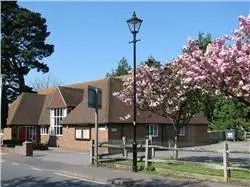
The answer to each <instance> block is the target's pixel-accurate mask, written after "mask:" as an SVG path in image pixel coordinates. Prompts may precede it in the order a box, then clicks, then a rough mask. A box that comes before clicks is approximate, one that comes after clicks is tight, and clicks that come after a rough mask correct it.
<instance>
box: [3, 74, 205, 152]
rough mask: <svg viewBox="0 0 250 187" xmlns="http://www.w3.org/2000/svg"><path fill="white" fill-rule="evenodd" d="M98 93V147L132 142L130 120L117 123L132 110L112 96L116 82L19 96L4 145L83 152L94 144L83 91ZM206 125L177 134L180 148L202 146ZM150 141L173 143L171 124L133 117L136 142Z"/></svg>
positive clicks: (197, 120)
mask: <svg viewBox="0 0 250 187" xmlns="http://www.w3.org/2000/svg"><path fill="white" fill-rule="evenodd" d="M89 85H91V86H95V87H98V88H100V89H102V108H101V109H100V110H99V136H100V137H99V141H113V140H121V138H122V137H123V136H125V137H126V138H127V139H130V140H132V138H133V137H132V135H133V133H132V132H133V125H132V119H126V120H122V119H121V118H122V117H124V116H125V115H126V114H130V113H131V112H132V107H131V106H128V105H126V104H124V103H122V102H121V101H119V100H118V99H117V98H116V97H115V96H113V93H114V92H115V91H118V90H120V89H121V88H122V81H121V77H114V78H106V79H102V80H98V81H91V82H84V83H79V84H73V85H67V86H59V87H57V88H50V89H44V90H41V91H40V92H39V93H37V94H35V93H23V94H22V95H20V96H19V97H18V98H17V99H16V100H15V101H14V102H13V103H12V104H11V105H10V107H9V115H8V120H7V125H8V127H7V128H5V129H4V138H5V139H17V140H20V141H25V140H26V139H30V140H32V141H33V142H43V143H49V144H50V146H58V147H61V148H64V149H71V150H79V151H89V143H90V140H91V139H94V136H95V135H94V113H95V111H94V109H93V108H89V107H88V103H87V99H88V93H87V88H88V86H89ZM207 125H208V123H207V120H206V119H205V118H204V117H203V116H202V115H197V116H195V117H194V118H193V119H192V120H191V121H190V123H189V124H188V125H187V126H186V127H184V128H182V129H181V133H180V143H181V144H183V145H196V144H202V143H205V142H206V141H207ZM149 135H151V136H152V137H153V141H154V142H157V143H158V144H162V145H167V144H168V141H169V140H170V139H173V138H174V128H173V126H172V125H171V121H170V120H169V119H167V118H163V117H161V116H158V115H156V114H154V113H150V112H140V115H138V117H137V138H138V139H145V138H146V137H147V136H149Z"/></svg>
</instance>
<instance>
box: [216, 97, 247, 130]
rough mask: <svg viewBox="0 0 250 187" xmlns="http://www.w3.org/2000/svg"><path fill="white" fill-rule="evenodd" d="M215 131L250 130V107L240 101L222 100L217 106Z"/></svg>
mask: <svg viewBox="0 0 250 187" xmlns="http://www.w3.org/2000/svg"><path fill="white" fill-rule="evenodd" d="M211 127H212V128H213V129H216V130H225V129H232V128H237V127H243V128H244V129H247V128H250V106H246V105H245V104H244V103H242V102H239V101H238V100H229V99H221V100H219V101H218V102H217V103H216V104H215V109H214V112H213V123H212V125H211Z"/></svg>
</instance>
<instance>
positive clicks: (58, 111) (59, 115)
mask: <svg viewBox="0 0 250 187" xmlns="http://www.w3.org/2000/svg"><path fill="white" fill-rule="evenodd" d="M66 116H67V108H55V109H51V110H50V134H51V135H56V136H62V135H63V132H62V131H63V130H62V125H61V124H60V121H61V120H62V119H63V118H65V117H66Z"/></svg>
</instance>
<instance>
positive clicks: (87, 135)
mask: <svg viewBox="0 0 250 187" xmlns="http://www.w3.org/2000/svg"><path fill="white" fill-rule="evenodd" d="M82 131H83V139H90V130H89V128H87V129H83V130H82Z"/></svg>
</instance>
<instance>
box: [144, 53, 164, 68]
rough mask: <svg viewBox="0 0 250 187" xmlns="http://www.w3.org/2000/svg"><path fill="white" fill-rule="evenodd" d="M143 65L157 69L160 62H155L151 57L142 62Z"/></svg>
mask: <svg viewBox="0 0 250 187" xmlns="http://www.w3.org/2000/svg"><path fill="white" fill-rule="evenodd" d="M143 63H144V64H146V65H148V66H149V67H152V66H153V67H159V66H160V64H161V62H160V61H158V60H156V59H155V58H154V57H153V56H150V57H148V59H147V60H146V61H145V62H143Z"/></svg>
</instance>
